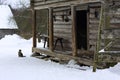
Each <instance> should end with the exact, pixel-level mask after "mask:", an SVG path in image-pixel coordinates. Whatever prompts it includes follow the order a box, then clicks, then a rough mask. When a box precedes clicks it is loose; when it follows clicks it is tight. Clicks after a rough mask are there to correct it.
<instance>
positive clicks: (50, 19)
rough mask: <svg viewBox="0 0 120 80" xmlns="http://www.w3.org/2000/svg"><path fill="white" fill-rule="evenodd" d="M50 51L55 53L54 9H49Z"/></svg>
mask: <svg viewBox="0 0 120 80" xmlns="http://www.w3.org/2000/svg"><path fill="white" fill-rule="evenodd" d="M49 49H50V50H51V51H53V9H52V8H49Z"/></svg>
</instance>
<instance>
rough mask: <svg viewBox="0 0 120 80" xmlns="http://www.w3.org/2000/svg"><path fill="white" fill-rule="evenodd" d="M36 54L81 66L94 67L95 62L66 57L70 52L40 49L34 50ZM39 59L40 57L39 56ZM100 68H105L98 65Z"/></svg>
mask: <svg viewBox="0 0 120 80" xmlns="http://www.w3.org/2000/svg"><path fill="white" fill-rule="evenodd" d="M32 50H33V52H34V53H42V54H46V55H49V56H52V57H56V58H60V59H61V60H68V61H69V60H72V59H73V60H76V61H78V62H79V63H81V64H84V65H88V66H93V61H92V60H89V59H85V58H80V57H74V56H71V55H65V53H66V54H67V53H68V52H51V51H49V50H46V49H39V48H32ZM37 58H39V56H37ZM97 67H98V68H103V67H102V65H97Z"/></svg>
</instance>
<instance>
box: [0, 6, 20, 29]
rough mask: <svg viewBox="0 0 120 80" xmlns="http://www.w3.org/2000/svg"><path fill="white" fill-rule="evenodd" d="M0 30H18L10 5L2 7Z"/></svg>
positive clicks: (0, 11) (0, 8) (0, 10)
mask: <svg viewBox="0 0 120 80" xmlns="http://www.w3.org/2000/svg"><path fill="white" fill-rule="evenodd" d="M0 15H1V16H0V29H17V28H18V27H17V24H16V22H15V20H13V19H11V18H12V17H13V14H12V12H11V10H10V8H9V6H8V5H0Z"/></svg>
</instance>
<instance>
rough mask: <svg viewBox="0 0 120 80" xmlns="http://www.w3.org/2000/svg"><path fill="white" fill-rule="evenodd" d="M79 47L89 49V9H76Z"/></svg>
mask: <svg viewBox="0 0 120 80" xmlns="http://www.w3.org/2000/svg"><path fill="white" fill-rule="evenodd" d="M76 34H77V36H76V38H77V39H76V40H77V43H76V44H77V49H84V50H87V11H86V10H80V11H76Z"/></svg>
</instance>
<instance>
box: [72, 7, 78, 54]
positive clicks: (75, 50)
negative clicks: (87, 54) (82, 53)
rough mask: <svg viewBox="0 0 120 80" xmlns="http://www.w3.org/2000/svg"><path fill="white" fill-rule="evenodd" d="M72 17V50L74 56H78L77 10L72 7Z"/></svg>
mask: <svg viewBox="0 0 120 80" xmlns="http://www.w3.org/2000/svg"><path fill="white" fill-rule="evenodd" d="M71 16H72V50H73V56H77V44H76V43H77V42H76V10H75V6H73V5H72V6H71Z"/></svg>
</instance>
